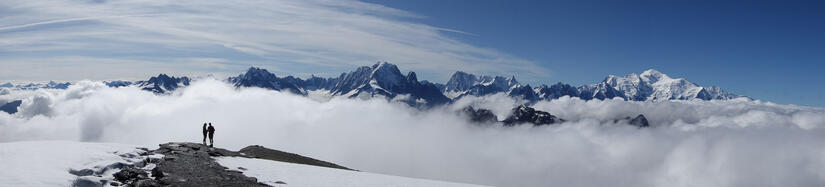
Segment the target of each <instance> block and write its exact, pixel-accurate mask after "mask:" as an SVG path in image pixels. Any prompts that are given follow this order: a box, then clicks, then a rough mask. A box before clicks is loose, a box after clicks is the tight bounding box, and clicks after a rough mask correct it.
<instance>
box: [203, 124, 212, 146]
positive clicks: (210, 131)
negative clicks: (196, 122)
mask: <svg viewBox="0 0 825 187" xmlns="http://www.w3.org/2000/svg"><path fill="white" fill-rule="evenodd" d="M206 124H209V127H208V128H207V127H206ZM207 134H208V135H209V147H212V146H213V145H215V143H214V141H213V140H214V138H213V137H215V127H212V123H203V144H206V135H207Z"/></svg>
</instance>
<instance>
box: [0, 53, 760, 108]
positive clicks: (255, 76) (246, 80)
mask: <svg viewBox="0 0 825 187" xmlns="http://www.w3.org/2000/svg"><path fill="white" fill-rule="evenodd" d="M190 81H191V79H190V78H188V77H172V76H168V75H166V74H160V75H158V76H156V77H151V78H150V79H149V80H147V81H136V82H128V81H111V82H105V84H106V85H108V86H110V87H120V86H132V85H134V86H139V87H141V89H143V90H147V91H152V92H154V93H158V94H164V93H169V92H171V91H174V90H175V89H178V88H180V87H185V86H187V85H189V82H190ZM226 81H227V82H229V83H231V84H233V85H234V86H235V87H260V88H265V89H271V90H278V91H285V92H290V93H294V94H298V95H307V94H309V92H310V91H316V92H320V93H325V94H327V95H329V96H333V97H336V96H338V97H347V98H372V97H382V98H386V99H392V100H394V101H402V102H405V103H408V104H410V105H413V106H435V105H440V104H445V103H450V102H452V101H455V100H458V99H460V98H462V97H466V96H485V95H492V94H498V93H503V94H505V95H507V96H510V97H513V98H517V99H521V100H526V101H528V102H536V101H540V100H553V99H558V98H560V97H564V96H569V97H577V98H581V99H583V100H592V99H600V100H602V99H613V98H620V99H623V100H629V101H666V100H694V99H699V100H726V99H734V98H743V97H744V98H747V97H745V96H740V95H736V94H732V93H728V92H725V91H724V90H722V89H721V88H719V87H716V86H709V87H702V86H699V85H698V84H695V83H692V82H690V81H688V80H686V79H684V78H671V77H670V76H668V75H666V74H664V73H661V72H659V71H656V70H653V69H649V70H646V71H644V72H642V73H641V74H635V73H633V74H629V75H625V76H623V77H619V76H615V75H608V76H607V77H606V78H604V80H602V81H601V82H598V83H595V84H586V85H581V86H572V85H569V84H564V83H561V82H559V83H556V84H553V85H549V86H548V85H544V84H542V85H539V86H537V87H532V86H530V85H523V84H521V83H519V82H518V81H517V80H516V78H515V77H512V76H511V77H502V76H487V75H481V76H479V75H474V74H470V73H466V72H462V71H457V72H455V73H453V75H452V76H451V77H450V80H449V81H447V82H446V83H445V84H438V83H431V82H428V81H419V80H418V78H417V76H416V74H415V72H412V71H410V72H408V73H407V74H406V75H405V74H402V73H401V71H400V70H399V69H398V66H396V65H394V64H391V63H387V62H378V63H376V64H374V65H372V66H362V67H358V68H357V69H355V70H353V71H350V72H346V73H341V75H340V76H338V77H333V78H323V77H315V76H312V77H310V78H307V79H301V78H297V77H293V76H282V77H279V76H276V75H275V74H274V73H271V72H269V71H267V70H266V69H262V68H257V67H250V68H249V69H248V70H247V71H246V72H244V73H242V74H240V75H238V76H234V77H229V78H228V79H226ZM68 84H69V83H62V84H58V83H54V82H52V83H49V84H44V85H41V87H44V88H45V87H48V88H65V87H68ZM3 86H5V87H13V85H10V84H8V83H7V84H4V85H3ZM17 87H21V86H17ZM25 88H27V87H25Z"/></svg>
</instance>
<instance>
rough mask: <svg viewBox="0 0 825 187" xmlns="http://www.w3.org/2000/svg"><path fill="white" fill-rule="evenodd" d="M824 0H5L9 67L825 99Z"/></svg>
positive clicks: (64, 72) (48, 74) (51, 72)
mask: <svg viewBox="0 0 825 187" xmlns="http://www.w3.org/2000/svg"><path fill="white" fill-rule="evenodd" d="M823 20H825V3H823V1H430V0H424V1H422V0H416V1H400V0H398V1H375V2H373V1H365V2H357V1H312V0H308V1H173V2H145V1H140V0H124V1H36V2H35V1H22V0H19V1H18V0H8V1H2V2H0V39H1V40H0V66H2V67H4V68H0V80H17V81H20V80H36V81H41V80H80V79H93V80H110V79H145V78H146V77H148V76H150V75H153V74H157V73H169V74H174V75H203V74H217V75H234V74H238V73H240V72H241V71H243V70H244V69H246V68H248V67H249V66H259V67H263V68H267V69H269V70H271V71H273V72H276V74H278V75H285V74H290V75H297V76H301V77H306V76H309V75H310V74H315V75H319V76H336V75H337V74H339V73H341V72H344V71H350V70H352V69H355V67H356V66H361V65H370V64H372V63H374V62H376V61H389V62H391V63H395V64H398V65H399V67H400V68H401V69H402V71H410V70H412V71H416V72H417V73H418V74H419V77H420V78H422V79H427V80H431V81H434V82H445V81H446V80H447V78H448V77H449V75H450V74H451V73H452V72H453V71H456V70H463V71H468V72H473V73H479V74H495V75H505V76H509V75H515V76H516V77H517V78H518V79H519V81H521V82H524V83H530V84H533V85H536V84H540V83H546V84H550V83H555V82H565V83H570V84H574V85H580V84H589V83H596V82H598V81H600V80H601V79H603V78H604V77H605V76H606V75H608V74H615V75H624V74H628V73H634V72H635V73H639V72H642V71H644V70H646V69H649V68H653V69H657V70H659V71H661V72H664V73H667V74H669V75H670V76H672V77H684V78H687V79H688V80H690V81H692V82H694V83H697V84H700V85H703V86H708V85H718V86H721V87H722V88H724V89H726V90H728V91H731V92H734V93H738V94H743V95H748V96H751V97H753V98H757V99H762V100H766V101H772V102H777V103H787V104H799V105H809V106H825V96H823V95H824V94H822V93H825V86H823V84H822V82H825V75H824V74H822V73H821V71H822V70H823V69H825V68H823V66H825V36H823V34H821V33H825V21H823Z"/></svg>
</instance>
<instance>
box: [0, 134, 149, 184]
mask: <svg viewBox="0 0 825 187" xmlns="http://www.w3.org/2000/svg"><path fill="white" fill-rule="evenodd" d="M143 151H144V150H140V149H138V147H137V146H134V145H125V144H113V143H84V142H72V141H31V142H8V143H0V186H71V185H72V182H74V180H75V179H77V177H78V176H75V175H72V174H70V173H69V170H81V169H86V168H101V169H102V167H105V166H108V165H111V164H113V163H118V162H120V163H131V162H134V160H126V159H127V158H124V157H123V156H122V155H125V154H132V155H138V154H139V153H141V152H143ZM114 172H115V171H114V170H111V171H107V172H105V173H104V175H108V176H111V174H112V173H114Z"/></svg>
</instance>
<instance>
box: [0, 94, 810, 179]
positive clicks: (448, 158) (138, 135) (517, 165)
mask: <svg viewBox="0 0 825 187" xmlns="http://www.w3.org/2000/svg"><path fill="white" fill-rule="evenodd" d="M470 104H473V105H476V106H479V107H485V108H491V109H493V110H494V111H495V112H496V113H504V112H501V111H505V112H506V110H508V108H509V107H512V106H515V105H517V104H518V102H517V101H514V100H512V99H508V98H507V97H503V96H491V97H481V98H467V99H465V100H461V101H459V102H458V103H457V104H455V105H451V106H446V107H442V108H436V109H432V110H426V111H419V110H417V109H413V108H410V107H407V106H406V105H404V104H401V103H388V102H386V101H385V100H378V99H376V100H359V99H340V98H337V99H332V100H330V101H327V102H319V101H315V100H312V99H309V98H306V97H301V96H295V95H291V94H284V93H279V92H275V91H269V90H263V89H258V88H248V89H246V88H245V89H239V90H238V89H235V88H233V87H232V86H231V85H229V84H227V83H224V82H220V81H215V80H202V81H196V82H193V84H192V85H191V86H189V87H186V88H184V89H182V90H180V91H178V92H176V93H174V94H172V95H168V96H158V95H154V94H152V93H150V92H146V91H140V90H138V89H137V88H134V87H126V88H108V87H105V86H103V85H102V84H100V83H95V82H80V83H78V84H76V85H72V86H71V87H70V88H69V89H67V90H65V91H62V92H41V93H39V94H36V95H35V96H32V97H30V98H29V99H26V100H25V101H24V103H23V105H22V106H21V112H20V113H19V114H15V115H12V116H10V115H7V114H5V113H0V129H2V130H0V142H5V141H22V140H43V139H62V140H82V141H102V142H118V143H130V144H137V145H143V146H154V145H157V144H159V143H163V142H167V141H194V142H197V141H200V140H201V134H200V128H201V124H202V123H204V122H207V121H209V122H213V123H214V125H215V126H216V128H217V132H216V143H217V144H216V145H217V146H219V147H227V148H233V149H238V148H241V147H243V146H246V145H251V144H259V145H264V146H267V147H271V148H275V149H280V150H284V151H290V152H295V153H299V154H303V155H308V156H312V157H316V158H319V159H323V160H328V161H332V162H335V163H338V164H342V165H344V166H348V167H352V168H356V169H359V170H364V171H371V172H378V173H387V174H394V175H401V176H410V177H422V178H430V179H441V180H448V181H459V182H469V183H478V184H487V185H497V186H548V185H553V186H555V185H557V186H634V187H635V186H822V185H825V144H823V143H822V142H825V131H822V130H823V127H825V109H822V108H809V107H798V106H789V105H775V104H772V103H762V102H759V101H718V102H717V101H713V102H705V101H680V102H657V103H651V102H628V101H616V100H609V101H581V100H578V99H570V98H562V99H559V100H555V101H551V102H540V103H538V104H536V105H535V106H536V108H538V109H541V110H547V111H550V112H552V113H553V114H556V115H559V116H561V117H562V118H565V119H568V120H570V122H568V123H564V124H561V125H554V126H543V127H529V126H520V127H514V128H504V127H501V126H490V127H481V126H477V125H474V124H470V123H468V122H467V121H466V120H465V118H463V117H461V116H458V115H457V114H455V113H454V110H455V109H458V108H461V107H463V106H465V105H470ZM639 113H643V114H645V115H646V116H647V117H648V118H649V119H650V121H651V122H652V123H653V125H654V126H655V127H653V128H644V129H638V128H635V127H633V126H629V125H624V124H613V123H612V119H615V118H617V117H624V116H629V115H636V114H639ZM499 117H500V118H501V117H502V116H499Z"/></svg>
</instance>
